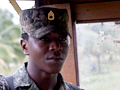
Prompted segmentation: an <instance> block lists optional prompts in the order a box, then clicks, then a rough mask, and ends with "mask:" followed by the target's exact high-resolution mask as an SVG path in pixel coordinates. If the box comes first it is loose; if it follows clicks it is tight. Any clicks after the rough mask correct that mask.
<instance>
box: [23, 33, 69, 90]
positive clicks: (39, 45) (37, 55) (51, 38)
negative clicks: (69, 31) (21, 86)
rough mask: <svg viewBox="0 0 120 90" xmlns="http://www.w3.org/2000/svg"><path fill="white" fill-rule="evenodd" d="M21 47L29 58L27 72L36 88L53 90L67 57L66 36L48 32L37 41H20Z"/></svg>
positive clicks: (30, 39)
mask: <svg viewBox="0 0 120 90" xmlns="http://www.w3.org/2000/svg"><path fill="white" fill-rule="evenodd" d="M21 47H22V50H23V53H24V54H25V55H28V57H29V59H28V65H27V71H28V73H29V75H30V77H31V78H32V79H33V81H34V82H35V83H36V84H37V85H38V87H40V88H42V89H45V90H53V89H54V87H55V86H56V84H57V76H58V73H59V72H60V71H61V69H62V66H63V64H64V61H65V59H66V57H67V53H68V49H69V45H68V40H67V35H66V34H64V33H62V32H50V33H49V34H47V35H45V36H43V37H41V38H39V39H34V38H31V37H29V39H28V40H23V39H21Z"/></svg>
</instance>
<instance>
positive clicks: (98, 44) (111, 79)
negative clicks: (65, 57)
mask: <svg viewBox="0 0 120 90" xmlns="http://www.w3.org/2000/svg"><path fill="white" fill-rule="evenodd" d="M76 28H77V44H78V45H77V48H78V62H79V73H80V86H81V88H84V89H85V90H119V88H120V85H119V83H120V80H119V79H120V24H119V22H102V23H86V24H77V25H76Z"/></svg>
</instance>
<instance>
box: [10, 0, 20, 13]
mask: <svg viewBox="0 0 120 90" xmlns="http://www.w3.org/2000/svg"><path fill="white" fill-rule="evenodd" d="M9 2H10V3H11V4H12V6H13V7H14V9H15V10H16V12H17V13H18V15H19V13H20V11H21V8H20V7H19V5H18V4H17V2H16V1H15V0H9Z"/></svg>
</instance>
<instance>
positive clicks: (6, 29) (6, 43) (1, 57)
mask: <svg viewBox="0 0 120 90" xmlns="http://www.w3.org/2000/svg"><path fill="white" fill-rule="evenodd" d="M12 19H13V15H12V14H11V13H10V12H9V11H7V10H2V9H0V63H1V64H2V66H3V67H6V66H5V65H7V66H8V65H9V64H10V63H16V62H18V61H19V60H24V58H25V56H24V55H23V53H22V51H21V47H20V44H19V40H20V29H19V25H15V24H14V22H13V21H12ZM3 63H4V64H3Z"/></svg>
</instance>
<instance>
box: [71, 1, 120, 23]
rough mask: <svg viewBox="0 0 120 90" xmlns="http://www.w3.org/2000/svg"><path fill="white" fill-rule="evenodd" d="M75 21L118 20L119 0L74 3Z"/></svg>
mask: <svg viewBox="0 0 120 90" xmlns="http://www.w3.org/2000/svg"><path fill="white" fill-rule="evenodd" d="M73 9H74V15H75V19H76V21H77V23H84V22H100V21H113V20H120V1H112V2H99V3H83V4H74V5H73Z"/></svg>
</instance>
